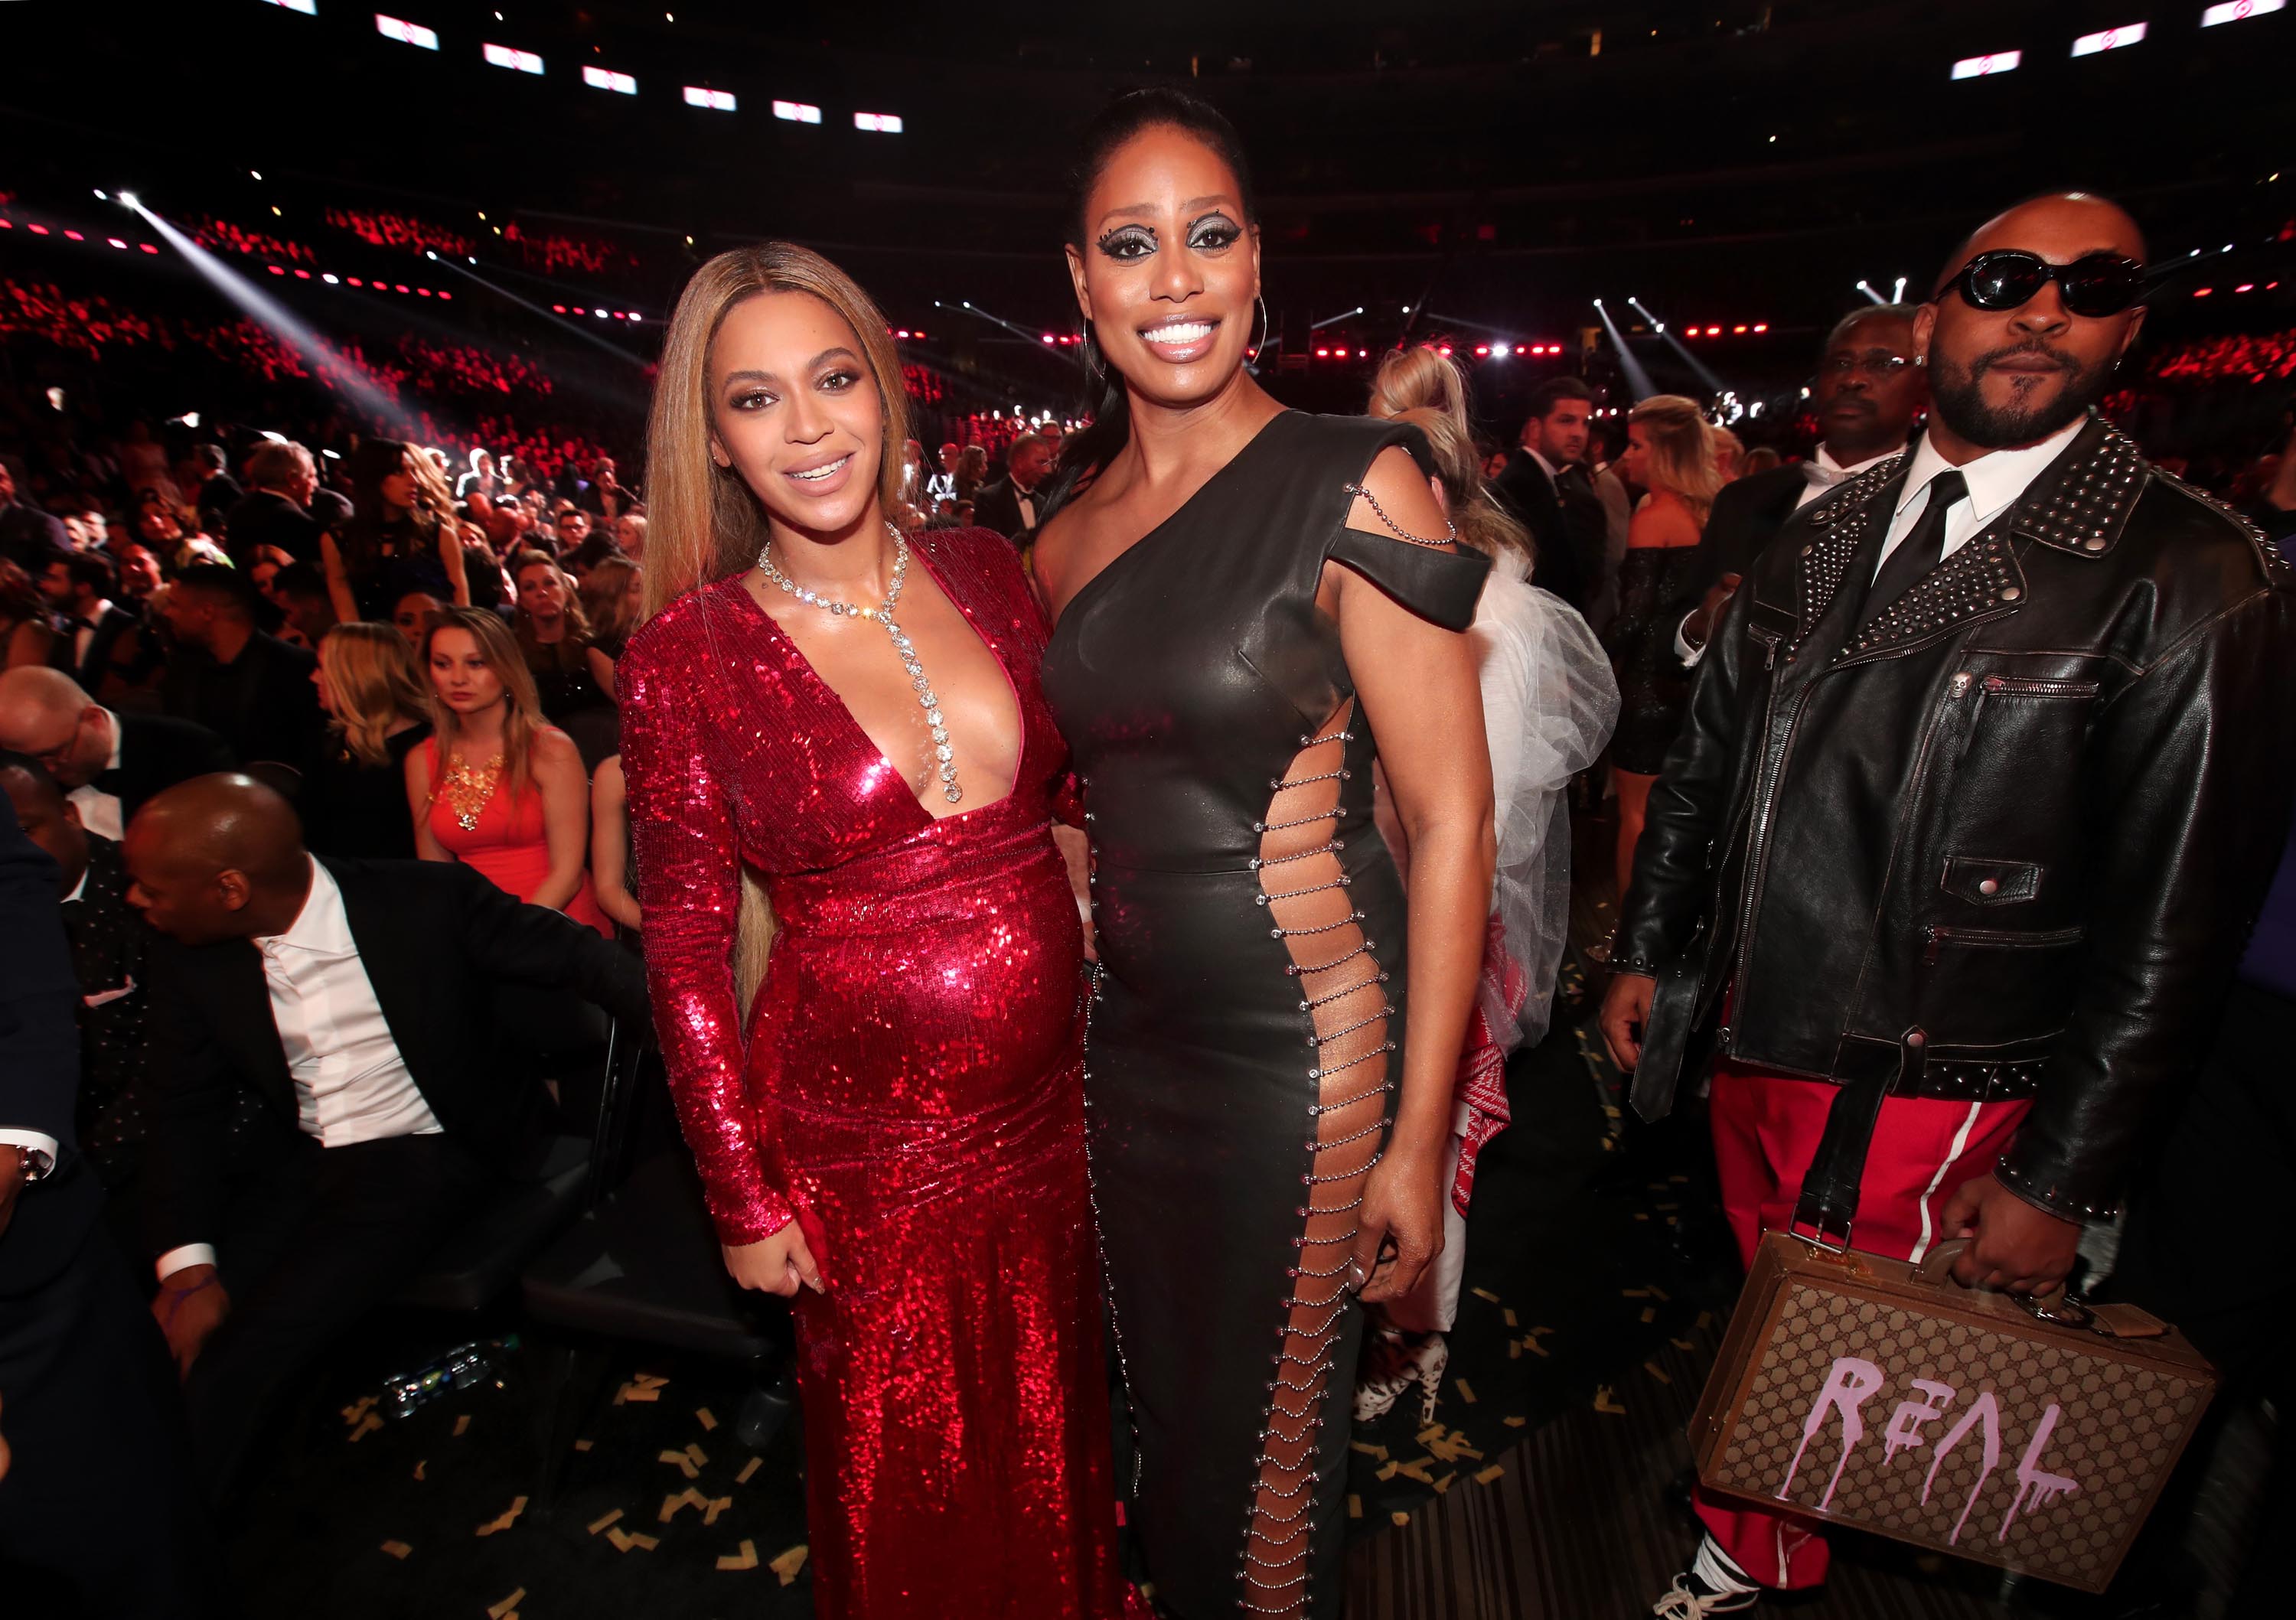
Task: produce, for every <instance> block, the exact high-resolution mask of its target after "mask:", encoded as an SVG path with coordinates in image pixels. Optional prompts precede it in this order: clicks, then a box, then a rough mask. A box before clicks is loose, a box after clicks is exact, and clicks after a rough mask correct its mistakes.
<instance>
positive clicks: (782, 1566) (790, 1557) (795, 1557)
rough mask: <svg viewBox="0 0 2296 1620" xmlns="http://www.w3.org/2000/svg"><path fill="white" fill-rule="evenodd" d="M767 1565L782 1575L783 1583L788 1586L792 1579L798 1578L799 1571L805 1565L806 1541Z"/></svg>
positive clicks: (776, 1573)
mask: <svg viewBox="0 0 2296 1620" xmlns="http://www.w3.org/2000/svg"><path fill="white" fill-rule="evenodd" d="M804 1567H805V1543H804V1542H799V1543H798V1544H797V1545H796V1546H794V1547H792V1548H791V1549H790V1550H788V1551H787V1552H784V1553H783V1554H782V1555H781V1557H779V1558H777V1559H775V1560H774V1561H773V1562H772V1563H771V1564H769V1565H768V1566H767V1568H769V1569H771V1570H772V1571H773V1572H774V1573H775V1575H779V1576H781V1578H782V1584H783V1585H784V1586H787V1585H788V1584H789V1583H791V1581H794V1580H796V1579H797V1572H798V1571H799V1570H800V1569H803V1568H804Z"/></svg>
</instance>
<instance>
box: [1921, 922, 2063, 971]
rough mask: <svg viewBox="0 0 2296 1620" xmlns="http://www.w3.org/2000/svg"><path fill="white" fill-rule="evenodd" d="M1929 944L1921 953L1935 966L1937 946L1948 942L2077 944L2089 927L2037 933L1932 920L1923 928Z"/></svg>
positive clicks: (2024, 946)
mask: <svg viewBox="0 0 2296 1620" xmlns="http://www.w3.org/2000/svg"><path fill="white" fill-rule="evenodd" d="M1922 933H1923V937H1926V938H1927V939H1928V941H1929V945H1928V948H1927V949H1926V950H1924V951H1923V953H1922V960H1923V964H1924V965H1926V966H1930V967H1935V966H1936V965H1937V959H1938V947H1939V946H1940V945H1946V944H1948V942H1950V943H1952V944H1955V945H1998V946H2002V947H2004V948H2005V949H2010V950H2018V949H2029V948H2034V947H2040V946H2046V945H2078V944H2079V943H2080V941H2081V939H2082V938H2083V937H2086V933H2087V930H2085V929H2079V928H2070V929H2042V930H2041V931H2040V932H2038V933H2030V932H2026V931H2024V930H2021V929H1960V928H1952V927H1949V926H1948V925H1946V924H1943V923H1935V922H1933V923H1931V924H1930V925H1929V926H1928V927H1927V928H1925V929H1923V930H1922Z"/></svg>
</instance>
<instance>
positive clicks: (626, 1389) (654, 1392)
mask: <svg viewBox="0 0 2296 1620" xmlns="http://www.w3.org/2000/svg"><path fill="white" fill-rule="evenodd" d="M668 1382H669V1380H668V1379H664V1378H656V1377H655V1376H654V1375H653V1374H652V1373H651V1372H641V1373H638V1374H636V1375H635V1377H633V1378H632V1379H630V1381H629V1382H628V1383H627V1384H625V1385H623V1386H622V1387H620V1388H619V1389H618V1390H616V1391H615V1392H614V1404H615V1405H617V1406H619V1405H620V1404H621V1403H623V1402H625V1401H659V1400H660V1399H661V1392H662V1387H663V1386H664V1385H666V1384H668Z"/></svg>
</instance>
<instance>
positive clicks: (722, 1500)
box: [701, 1496, 734, 1525]
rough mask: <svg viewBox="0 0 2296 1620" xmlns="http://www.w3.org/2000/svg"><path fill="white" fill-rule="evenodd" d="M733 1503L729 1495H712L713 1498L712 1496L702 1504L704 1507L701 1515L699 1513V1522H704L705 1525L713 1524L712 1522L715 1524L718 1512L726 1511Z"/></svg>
mask: <svg viewBox="0 0 2296 1620" xmlns="http://www.w3.org/2000/svg"><path fill="white" fill-rule="evenodd" d="M733 1505H734V1499H733V1498H732V1497H730V1496H719V1497H714V1498H712V1499H711V1500H710V1501H709V1502H708V1503H707V1504H705V1506H704V1509H703V1511H702V1515H701V1522H702V1523H703V1524H705V1525H714V1524H716V1523H717V1516H718V1515H719V1514H720V1513H723V1512H724V1511H726V1509H728V1508H730V1507H732V1506H733Z"/></svg>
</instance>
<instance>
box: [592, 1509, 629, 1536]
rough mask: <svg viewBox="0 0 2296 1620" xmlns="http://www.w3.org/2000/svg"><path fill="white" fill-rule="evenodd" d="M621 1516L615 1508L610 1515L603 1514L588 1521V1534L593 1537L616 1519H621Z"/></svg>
mask: <svg viewBox="0 0 2296 1620" xmlns="http://www.w3.org/2000/svg"><path fill="white" fill-rule="evenodd" d="M621 1516H622V1510H620V1509H619V1508H616V1509H615V1510H613V1511H612V1512H611V1513H608V1514H603V1515H602V1516H601V1517H599V1518H594V1519H592V1520H591V1521H590V1534H593V1535H595V1534H598V1532H599V1531H601V1530H603V1529H604V1528H605V1527H606V1526H608V1525H611V1524H612V1523H613V1522H614V1521H615V1520H616V1519H618V1518H621Z"/></svg>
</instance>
